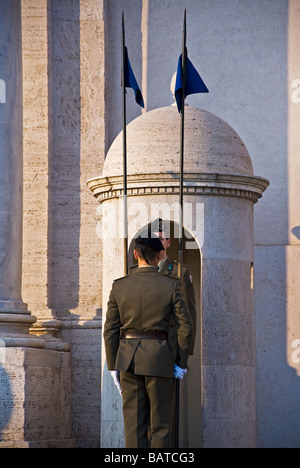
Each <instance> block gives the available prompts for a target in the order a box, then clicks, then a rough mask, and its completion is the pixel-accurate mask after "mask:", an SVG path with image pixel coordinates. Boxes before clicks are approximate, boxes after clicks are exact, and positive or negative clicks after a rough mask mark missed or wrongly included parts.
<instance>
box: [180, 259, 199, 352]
mask: <svg viewBox="0 0 300 468" xmlns="http://www.w3.org/2000/svg"><path fill="white" fill-rule="evenodd" d="M181 287H182V294H183V297H184V299H185V301H186V303H187V306H188V309H189V312H190V314H191V319H192V324H193V336H192V341H191V349H190V354H194V347H195V339H196V330H197V310H196V298H195V290H194V286H193V282H192V275H191V272H190V269H189V267H186V269H185V272H184V275H183V278H182V283H181Z"/></svg>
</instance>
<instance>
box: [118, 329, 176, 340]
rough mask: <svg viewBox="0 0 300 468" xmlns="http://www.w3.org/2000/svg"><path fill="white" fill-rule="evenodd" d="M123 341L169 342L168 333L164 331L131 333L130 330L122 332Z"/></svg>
mask: <svg viewBox="0 0 300 468" xmlns="http://www.w3.org/2000/svg"><path fill="white" fill-rule="evenodd" d="M120 339H121V340H125V339H127V340H134V339H136V340H167V339H168V333H166V332H162V331H145V332H140V331H129V330H122V331H121V336H120Z"/></svg>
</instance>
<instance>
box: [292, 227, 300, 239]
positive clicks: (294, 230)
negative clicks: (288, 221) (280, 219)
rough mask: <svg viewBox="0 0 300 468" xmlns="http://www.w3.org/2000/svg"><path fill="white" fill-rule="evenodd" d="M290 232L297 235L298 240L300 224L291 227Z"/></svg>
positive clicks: (299, 237)
mask: <svg viewBox="0 0 300 468" xmlns="http://www.w3.org/2000/svg"><path fill="white" fill-rule="evenodd" d="M292 233H293V234H294V236H296V237H297V239H299V240H300V226H295V227H294V228H293V229H292Z"/></svg>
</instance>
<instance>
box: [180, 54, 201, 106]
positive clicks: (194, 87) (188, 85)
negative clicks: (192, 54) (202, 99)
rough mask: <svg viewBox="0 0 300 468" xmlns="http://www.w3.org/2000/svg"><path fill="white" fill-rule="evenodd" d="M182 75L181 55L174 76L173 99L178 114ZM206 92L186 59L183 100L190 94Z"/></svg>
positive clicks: (193, 68) (198, 76)
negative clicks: (174, 99)
mask: <svg viewBox="0 0 300 468" xmlns="http://www.w3.org/2000/svg"><path fill="white" fill-rule="evenodd" d="M182 74H183V71H182V54H181V55H180V57H179V60H178V67H177V76H176V84H175V98H176V102H177V108H178V112H181V105H182V93H183V83H182V78H183V77H182ZM208 92H209V91H208V89H207V87H206V86H205V83H204V81H203V80H202V78H201V76H200V75H199V73H198V72H197V70H196V68H195V67H194V65H193V64H192V62H191V61H190V60H189V59H188V57H187V61H186V82H185V96H184V98H186V97H187V96H189V95H190V94H196V93H208Z"/></svg>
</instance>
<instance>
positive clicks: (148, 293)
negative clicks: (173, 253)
mask: <svg viewBox="0 0 300 468" xmlns="http://www.w3.org/2000/svg"><path fill="white" fill-rule="evenodd" d="M171 320H172V321H173V320H174V321H175V327H176V330H177V338H178V354H179V360H178V365H179V366H180V367H182V368H184V369H185V368H186V367H187V360H188V356H189V350H190V346H191V337H192V321H191V317H190V313H189V311H188V308H187V306H186V303H185V301H184V299H183V298H182V293H181V288H180V284H179V282H178V280H176V279H174V278H168V277H167V276H163V275H161V274H160V273H158V271H157V270H156V269H155V268H154V267H151V266H150V267H142V268H136V269H135V271H134V272H133V273H132V274H131V275H129V276H126V277H124V278H121V279H119V280H116V281H115V282H114V283H113V287H112V291H111V293H110V298H109V301H108V309H107V314H106V322H105V326H104V340H105V349H106V359H107V367H108V370H119V371H121V372H127V370H128V368H129V366H130V364H131V362H132V360H133V357H134V373H135V374H136V375H148V376H156V377H169V378H170V377H173V376H174V363H175V359H176V356H174V353H173V351H172V348H171V346H170V343H169V342H168V341H166V340H153V339H151V340H150V339H124V340H120V331H121V330H122V329H123V330H125V331H137V332H138V331H140V332H146V331H162V332H166V333H169V328H170V323H171Z"/></svg>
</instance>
